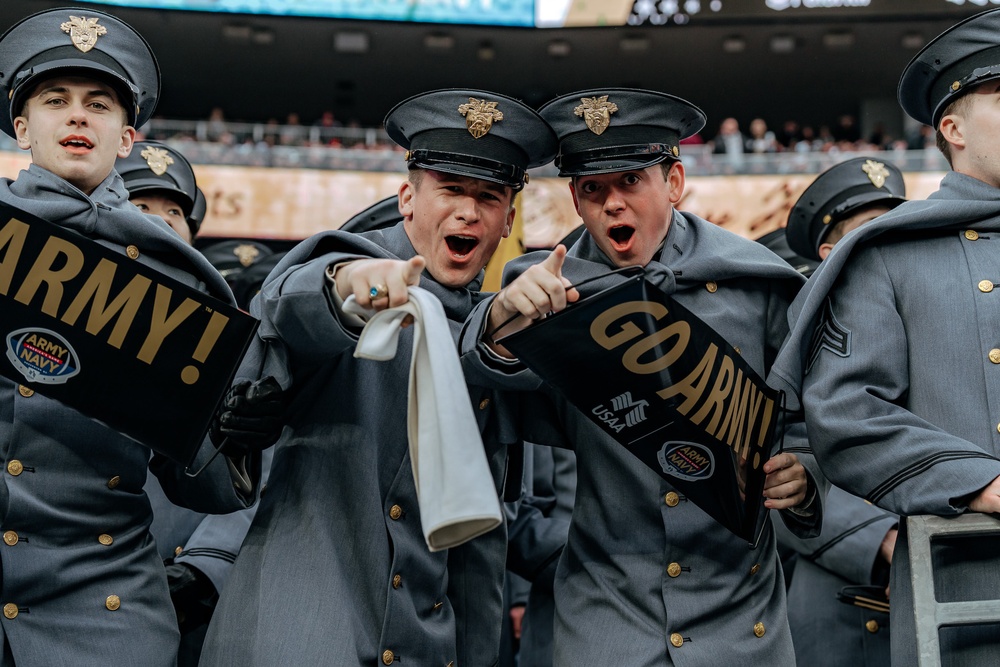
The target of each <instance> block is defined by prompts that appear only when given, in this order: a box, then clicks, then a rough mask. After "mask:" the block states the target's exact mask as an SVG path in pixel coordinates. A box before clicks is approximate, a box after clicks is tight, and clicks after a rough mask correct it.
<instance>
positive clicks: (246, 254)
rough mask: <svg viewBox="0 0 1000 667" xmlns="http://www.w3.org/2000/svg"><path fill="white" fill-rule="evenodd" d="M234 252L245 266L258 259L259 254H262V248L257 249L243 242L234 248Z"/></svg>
mask: <svg viewBox="0 0 1000 667" xmlns="http://www.w3.org/2000/svg"><path fill="white" fill-rule="evenodd" d="M233 254H234V255H236V257H237V258H238V259H239V260H240V264H242V265H243V266H250V265H251V264H253V263H254V260H255V259H257V256H258V255H260V250H257V248H256V247H254V246H252V245H248V244H246V243H242V244H240V245H238V246H236V247H235V248H233Z"/></svg>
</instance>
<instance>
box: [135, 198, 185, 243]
mask: <svg viewBox="0 0 1000 667" xmlns="http://www.w3.org/2000/svg"><path fill="white" fill-rule="evenodd" d="M129 201H131V202H132V203H133V204H135V205H136V207H137V208H138V209H139V210H140V211H142V212H143V213H150V214H152V215H158V216H160V217H161V218H163V221H164V222H165V223H167V224H168V225H170V227H171V229H173V230H174V231H175V232H177V233H178V234H179V235H180V237H181V238H182V239H184V241H185V242H186V243H188V244H190V243H191V228H190V227H189V226H188V223H187V219H186V218H185V217H184V210H183V209H182V208H181V206H180V204H178V203H177V202H175V201H174V200H173V199H171V198H170V197H167V196H165V195H164V194H163V193H161V192H157V191H155V190H154V191H152V192H143V193H141V194H138V195H135V196H134V197H131V198H130V199H129Z"/></svg>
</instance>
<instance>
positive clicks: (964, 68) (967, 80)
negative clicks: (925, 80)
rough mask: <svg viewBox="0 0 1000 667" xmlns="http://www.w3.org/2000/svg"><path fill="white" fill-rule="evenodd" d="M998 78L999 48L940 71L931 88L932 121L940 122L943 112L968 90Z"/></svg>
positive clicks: (999, 67)
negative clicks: (932, 103)
mask: <svg viewBox="0 0 1000 667" xmlns="http://www.w3.org/2000/svg"><path fill="white" fill-rule="evenodd" d="M998 78H1000V46H997V47H996V48H992V49H986V50H984V51H980V52H978V53H975V54H973V55H971V56H969V57H968V58H965V59H963V60H960V61H959V62H957V63H955V64H954V65H952V66H951V67H948V68H947V69H944V70H942V71H941V74H940V75H938V78H937V79H936V80H935V81H934V85H932V86H931V91H930V99H931V100H938V102H937V104H935V105H934V114H933V116H932V119H931V120H932V121H933V124H934V125H935V126H937V124H938V123H939V122H940V121H941V116H943V115H944V110H945V109H946V108H948V105H949V104H951V103H952V102H954V101H955V100H956V99H957V98H959V97H961V96H962V95H964V94H965V93H967V92H969V89H970V88H972V87H974V86H975V85H977V84H980V83H983V82H985V81H990V80H993V79H998Z"/></svg>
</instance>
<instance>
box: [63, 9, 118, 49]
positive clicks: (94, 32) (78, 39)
mask: <svg viewBox="0 0 1000 667" xmlns="http://www.w3.org/2000/svg"><path fill="white" fill-rule="evenodd" d="M100 20H101V19H100V18H99V17H98V18H93V19H88V18H87V17H85V16H70V17H69V21H66V22H65V23H63V24H61V25H60V26H59V27H60V28H61V29H62V31H63V32H66V33H69V36H70V39H72V40H73V46H75V47H76V48H78V49H80V50H81V51H83V52H84V53H86V52H87V51H90V50H91V49H92V48H94V46H96V45H97V38H98V37H100V36H101V35H106V34H108V29H107V28H105V27H104V26H103V25H98V24H97V22H98V21H100Z"/></svg>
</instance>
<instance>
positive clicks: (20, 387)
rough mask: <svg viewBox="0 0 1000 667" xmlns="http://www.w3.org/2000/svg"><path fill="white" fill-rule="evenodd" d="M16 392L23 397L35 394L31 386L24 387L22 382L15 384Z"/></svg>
mask: <svg viewBox="0 0 1000 667" xmlns="http://www.w3.org/2000/svg"><path fill="white" fill-rule="evenodd" d="M17 393H19V394H20V395H21V396H24V397H25V398H31V397H32V396H34V395H35V390H34V389H32V388H31V387H25V386H24V385H23V384H19V385H17Z"/></svg>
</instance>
